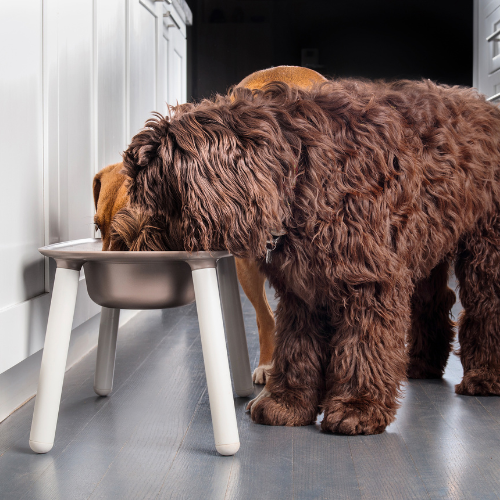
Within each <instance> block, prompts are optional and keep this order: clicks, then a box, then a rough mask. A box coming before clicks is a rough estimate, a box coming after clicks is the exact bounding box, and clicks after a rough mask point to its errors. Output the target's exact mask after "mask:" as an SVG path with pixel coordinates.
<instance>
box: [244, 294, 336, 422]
mask: <svg viewBox="0 0 500 500" xmlns="http://www.w3.org/2000/svg"><path fill="white" fill-rule="evenodd" d="M322 316H323V314H322V313H321V312H318V311H315V310H312V311H311V310H310V309H309V308H308V307H307V306H306V304H305V303H304V302H302V301H301V300H300V299H298V298H297V297H295V296H293V295H291V294H286V295H283V296H280V302H279V304H278V308H277V311H276V348H275V350H274V355H273V365H272V367H271V370H270V372H269V376H268V379H267V383H266V386H265V388H264V391H266V392H265V393H264V394H265V396H264V397H257V398H256V399H254V400H253V401H251V402H250V404H249V405H248V407H247V408H248V409H250V411H251V417H252V420H253V421H254V422H257V423H259V424H267V425H289V426H297V425H309V424H312V423H313V422H314V421H315V420H316V417H317V415H318V411H319V403H320V401H321V397H322V394H323V392H324V363H325V360H326V358H327V352H328V341H327V340H326V337H327V336H326V333H325V327H324V325H325V321H324V318H323V317H322Z"/></svg>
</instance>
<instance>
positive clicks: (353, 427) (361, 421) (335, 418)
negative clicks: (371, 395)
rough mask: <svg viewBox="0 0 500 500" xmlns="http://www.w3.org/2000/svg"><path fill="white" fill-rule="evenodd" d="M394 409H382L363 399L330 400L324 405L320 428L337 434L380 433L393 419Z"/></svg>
mask: <svg viewBox="0 0 500 500" xmlns="http://www.w3.org/2000/svg"><path fill="white" fill-rule="evenodd" d="M394 415H395V410H394V411H392V412H389V411H387V410H386V411H382V410H381V409H380V407H379V406H378V405H376V404H373V403H371V404H370V403H368V402H366V401H363V400H356V401H346V402H343V401H338V400H332V401H329V402H328V404H327V405H325V414H324V417H323V421H322V422H321V430H323V431H325V432H334V433H337V434H348V435H351V436H352V435H357V434H380V433H381V432H384V430H385V428H386V427H387V426H388V425H389V424H390V423H391V422H392V421H393V420H394Z"/></svg>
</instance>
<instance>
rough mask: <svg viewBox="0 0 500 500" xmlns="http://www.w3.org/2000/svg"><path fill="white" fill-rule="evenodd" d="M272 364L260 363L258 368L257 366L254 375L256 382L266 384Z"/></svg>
mask: <svg viewBox="0 0 500 500" xmlns="http://www.w3.org/2000/svg"><path fill="white" fill-rule="evenodd" d="M272 366H273V365H272V363H271V364H269V365H259V366H258V367H257V368H255V370H254V372H253V375H252V380H253V381H254V384H260V385H263V384H265V383H266V381H267V377H268V376H269V370H271V368H272Z"/></svg>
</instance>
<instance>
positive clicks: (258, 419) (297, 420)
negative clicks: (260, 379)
mask: <svg viewBox="0 0 500 500" xmlns="http://www.w3.org/2000/svg"><path fill="white" fill-rule="evenodd" d="M247 410H250V416H251V418H252V420H253V421H254V422H255V423H257V424H264V425H288V426H299V425H309V424H312V423H314V421H315V420H316V416H317V412H316V411H315V410H314V409H305V408H303V407H299V406H295V407H291V406H288V405H284V404H283V403H278V402H277V401H275V400H274V399H273V398H272V394H271V392H269V391H268V390H267V389H266V388H265V387H264V389H262V391H261V393H260V394H259V395H258V396H257V397H256V398H255V399H252V401H250V403H248V405H247Z"/></svg>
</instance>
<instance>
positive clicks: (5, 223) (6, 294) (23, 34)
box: [0, 0, 45, 314]
mask: <svg viewBox="0 0 500 500" xmlns="http://www.w3.org/2000/svg"><path fill="white" fill-rule="evenodd" d="M41 10H42V9H41V4H40V2H39V1H37V0H28V1H26V2H24V3H23V7H22V8H20V7H19V4H18V3H17V2H0V60H1V61H2V67H3V68H8V71H2V76H1V78H0V107H1V109H2V112H1V113H0V138H1V143H2V155H1V160H0V161H1V169H2V186H3V189H2V196H0V221H1V227H2V234H3V236H2V241H1V243H0V277H1V280H0V281H1V287H0V311H1V310H2V309H5V308H7V307H12V306H14V305H16V304H19V303H21V302H23V301H26V300H29V299H31V298H33V297H35V296H37V295H39V294H42V293H44V292H45V264H44V259H43V257H42V256H41V255H40V254H39V253H38V251H37V248H38V247H39V246H43V244H44V207H43V117H42V12H41ZM0 314H1V312H0Z"/></svg>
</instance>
